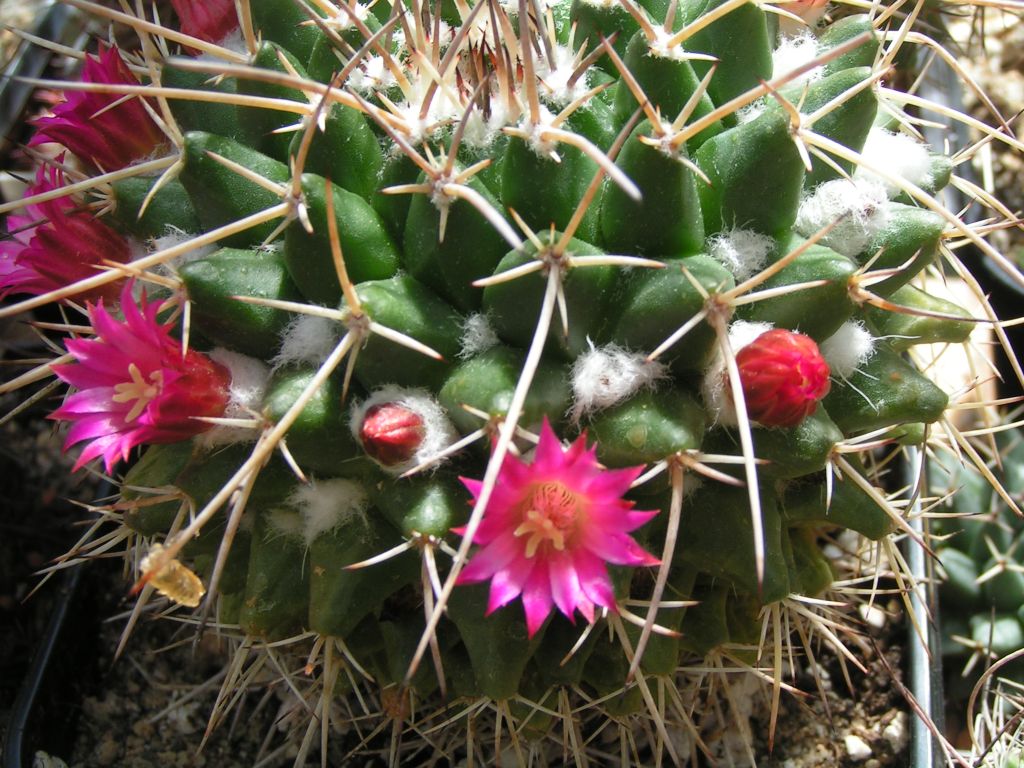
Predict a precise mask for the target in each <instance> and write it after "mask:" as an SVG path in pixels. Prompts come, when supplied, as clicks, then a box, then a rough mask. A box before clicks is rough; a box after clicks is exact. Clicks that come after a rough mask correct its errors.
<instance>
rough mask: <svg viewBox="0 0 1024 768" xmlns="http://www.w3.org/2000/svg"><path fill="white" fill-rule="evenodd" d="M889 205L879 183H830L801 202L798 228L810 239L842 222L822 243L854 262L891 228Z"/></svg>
mask: <svg viewBox="0 0 1024 768" xmlns="http://www.w3.org/2000/svg"><path fill="white" fill-rule="evenodd" d="M887 202H888V196H887V195H886V194H885V187H884V186H882V185H881V184H879V183H877V182H875V181H871V180H869V179H854V180H852V181H851V180H850V179H835V180H834V181H826V182H825V183H824V184H819V185H818V186H817V187H815V188H814V191H813V192H812V193H811V194H810V195H808V196H806V197H804V199H803V200H802V201H801V203H800V209H799V211H798V212H797V215H796V224H795V225H794V227H795V228H796V230H797V232H799V233H800V234H801V235H803V236H804V237H810V236H811V235H813V234H814V233H815V232H817V231H818V230H819V229H821V228H822V227H824V226H826V225H827V224H831V223H832V222H836V221H838V223H837V224H836V225H835V227H833V229H832V231H830V232H829V233H828V234H827V235H826V236H825V237H824V238H823V239H822V240H821V243H822V244H823V245H827V246H828V247H829V248H831V249H833V250H835V251H838V252H839V253H841V254H843V255H844V256H849V257H851V258H852V257H854V256H856V255H857V254H859V253H862V252H863V251H864V249H865V248H867V247H868V245H870V243H871V241H872V240H873V239H874V238H875V236H876V235H878V233H879V232H881V231H882V230H883V229H884V228H885V226H886V224H888V222H889V209H888V207H887V205H886V203H887Z"/></svg>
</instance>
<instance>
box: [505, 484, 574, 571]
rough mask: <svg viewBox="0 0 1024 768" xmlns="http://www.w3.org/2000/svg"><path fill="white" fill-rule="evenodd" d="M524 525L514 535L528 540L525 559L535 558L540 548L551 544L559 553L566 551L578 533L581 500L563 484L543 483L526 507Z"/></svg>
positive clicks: (525, 504)
mask: <svg viewBox="0 0 1024 768" xmlns="http://www.w3.org/2000/svg"><path fill="white" fill-rule="evenodd" d="M523 506H524V507H525V508H526V511H525V512H524V513H523V522H522V523H520V524H519V527H518V528H516V529H515V530H514V531H513V532H512V533H513V535H515V536H529V538H528V539H527V540H526V552H525V554H526V556H527V557H533V556H534V555H536V554H537V549H538V548H539V547H540V545H541V544H543V543H545V542H550V543H551V546H552V547H553V548H554V549H555V550H556V551H558V552H562V551H564V550H565V543H566V537H567V536H571V535H572V533H573V532H574V531H575V530H576V527H577V523H578V519H577V518H578V516H579V511H580V504H579V499H578V498H577V497H576V495H575V494H574V493H573V492H572V491H570V490H569V489H568V488H566V487H565V486H564V485H562V484H561V483H554V482H549V483H541V484H539V485H538V486H536V487H535V488H534V490H533V493H532V494H530V496H529V498H528V499H527V501H526V502H525V503H524V504H523Z"/></svg>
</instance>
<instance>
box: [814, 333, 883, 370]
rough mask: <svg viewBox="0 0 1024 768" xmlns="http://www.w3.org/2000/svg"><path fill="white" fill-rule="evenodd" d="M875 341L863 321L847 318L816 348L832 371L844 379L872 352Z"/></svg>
mask: <svg viewBox="0 0 1024 768" xmlns="http://www.w3.org/2000/svg"><path fill="white" fill-rule="evenodd" d="M875 342H876V339H875V337H874V336H872V335H871V332H870V331H868V329H867V328H865V327H864V324H863V323H858V322H856V321H853V320H849V321H847V322H845V323H843V324H842V325H841V326H840V327H839V330H838V331H836V332H835V333H833V334H832V335H831V336H829V337H828V338H827V339H825V340H824V341H823V342H821V344H820V345H819V346H818V349H819V351H820V352H821V356H822V357H824V358H825V362H826V363H828V367H829V369H830V370H831V371H832V373H833V374H834V375H836V376H839V377H841V378H844V379H845V378H848V377H849V376H850V375H851V374H852V373H853V372H854V371H855V370H857V367H858V366H859V365H861V364H862V363H864V362H865V361H867V359H868V358H870V357H871V355H873V354H874V352H875Z"/></svg>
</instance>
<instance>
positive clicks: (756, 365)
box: [736, 328, 831, 427]
mask: <svg viewBox="0 0 1024 768" xmlns="http://www.w3.org/2000/svg"><path fill="white" fill-rule="evenodd" d="M736 365H737V367H738V368H739V371H740V381H741V382H742V385H743V399H744V401H745V403H746V406H747V415H748V416H749V417H750V418H751V420H753V421H756V422H758V423H759V424H763V425H764V426H766V427H795V426H796V425H797V424H799V423H800V422H801V421H803V420H804V419H805V418H807V417H808V416H810V415H811V414H812V413H814V411H815V410H816V409H817V407H818V401H819V400H821V398H823V397H824V396H825V395H827V394H828V390H829V387H830V386H831V384H830V382H829V378H828V377H829V373H830V371H829V367H828V363H826V362H825V358H823V357H822V356H821V352H819V351H818V345H817V344H815V343H814V339H812V338H810V337H809V336H805V335H804V334H802V333H794V332H793V331H787V330H784V329H781V328H776V329H774V330H771V331H767V332H765V333H762V334H761V335H760V336H758V337H757V338H756V339H754V341H752V342H751V343H750V344H748V345H747V346H745V347H743V348H742V349H741V350H740V351H739V352H738V353H737V354H736Z"/></svg>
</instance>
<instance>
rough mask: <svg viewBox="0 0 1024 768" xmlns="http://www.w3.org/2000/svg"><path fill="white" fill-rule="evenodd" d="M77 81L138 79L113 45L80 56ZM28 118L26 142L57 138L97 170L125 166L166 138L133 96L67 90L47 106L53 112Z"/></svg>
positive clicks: (110, 82) (129, 81)
mask: <svg viewBox="0 0 1024 768" xmlns="http://www.w3.org/2000/svg"><path fill="white" fill-rule="evenodd" d="M82 82H83V83H97V84H100V85H138V84H139V80H138V78H136V77H135V75H134V74H132V71H131V69H129V67H128V65H127V64H126V63H125V61H124V59H122V58H121V53H120V52H119V51H118V50H117V48H107V49H106V50H105V51H101V52H100V54H99V56H92V55H89V56H86V57H85V66H83V67H82ZM31 122H32V124H33V125H34V126H35V127H36V128H38V131H37V132H36V135H35V136H33V137H32V140H31V141H30V142H29V146H36V145H37V144H46V143H48V142H56V143H58V144H63V145H64V146H65V147H67V148H68V149H70V150H71V151H72V152H73V153H74V154H75V155H76V156H77V157H78V159H79V160H81V161H83V162H85V163H89V164H91V165H94V166H96V167H97V168H99V169H101V170H103V171H116V170H118V169H120V168H124V167H126V166H129V165H131V164H132V163H133V162H135V161H136V160H141V159H142V158H144V157H147V156H149V155H151V154H153V152H154V150H156V149H157V147H161V146H164V145H166V144H167V137H166V136H164V133H163V131H162V130H160V126H158V125H157V124H156V122H155V121H154V120H153V118H152V117H150V115H149V112H147V111H146V107H145V106H144V105H143V103H142V99H141V98H140V97H138V96H125V95H124V94H119V93H99V92H93V91H68V92H67V93H66V94H65V95H64V101H63V102H61V103H60V104H58V105H57V106H56V107H54V108H53V115H51V116H48V117H40V118H37V119H35V120H33V121H31Z"/></svg>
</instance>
